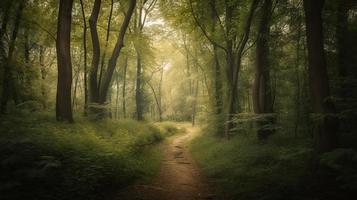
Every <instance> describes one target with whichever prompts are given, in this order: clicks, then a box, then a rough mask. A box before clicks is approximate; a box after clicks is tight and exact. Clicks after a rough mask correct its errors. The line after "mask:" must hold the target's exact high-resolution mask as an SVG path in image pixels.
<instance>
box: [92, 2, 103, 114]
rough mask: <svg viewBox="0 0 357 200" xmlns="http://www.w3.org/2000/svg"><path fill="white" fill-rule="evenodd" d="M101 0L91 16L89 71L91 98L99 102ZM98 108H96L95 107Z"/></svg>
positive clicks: (94, 7)
mask: <svg viewBox="0 0 357 200" xmlns="http://www.w3.org/2000/svg"><path fill="white" fill-rule="evenodd" d="M101 2H102V1H101V0H95V2H94V6H93V10H92V14H91V16H90V18H89V27H90V32H91V36H92V46H93V57H92V66H91V69H90V72H89V91H90V92H89V96H90V98H89V100H90V102H91V103H99V90H98V78H97V77H98V67H99V60H100V44H99V36H98V30H97V22H98V17H99V11H100V6H101ZM94 110H96V109H94Z"/></svg>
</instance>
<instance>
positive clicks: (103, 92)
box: [99, 0, 136, 104]
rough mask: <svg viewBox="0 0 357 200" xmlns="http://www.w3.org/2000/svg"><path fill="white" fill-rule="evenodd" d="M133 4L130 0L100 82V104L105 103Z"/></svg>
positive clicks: (133, 0)
mask: <svg viewBox="0 0 357 200" xmlns="http://www.w3.org/2000/svg"><path fill="white" fill-rule="evenodd" d="M135 4H136V0H131V1H130V2H129V7H128V10H127V12H126V14H125V17H124V21H123V24H122V26H121V28H120V31H119V37H118V39H117V42H116V44H115V47H114V50H113V53H112V56H111V57H110V59H109V62H108V67H107V71H106V73H105V74H104V77H103V81H102V84H101V87H100V101H99V103H100V104H103V103H105V101H106V98H107V94H108V90H109V84H110V81H111V80H112V76H113V72H114V69H115V66H116V63H117V60H118V57H119V55H120V51H121V49H122V48H123V47H124V37H125V33H126V30H127V28H128V26H129V23H130V19H131V16H132V15H133V12H134V9H135Z"/></svg>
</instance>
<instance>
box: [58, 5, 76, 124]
mask: <svg viewBox="0 0 357 200" xmlns="http://www.w3.org/2000/svg"><path fill="white" fill-rule="evenodd" d="M72 6H73V0H61V1H60V6H59V12H58V26H57V40H56V50H57V65H58V80H57V97H56V119H57V120H58V121H63V120H64V121H68V122H73V116H72V106H71V91H72V90H71V87H72V63H71V54H70V52H71V47H70V44H71V23H72Z"/></svg>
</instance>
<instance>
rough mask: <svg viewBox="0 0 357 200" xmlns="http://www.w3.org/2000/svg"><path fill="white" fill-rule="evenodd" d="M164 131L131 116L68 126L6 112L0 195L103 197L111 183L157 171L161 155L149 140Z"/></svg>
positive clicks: (154, 140)
mask: <svg viewBox="0 0 357 200" xmlns="http://www.w3.org/2000/svg"><path fill="white" fill-rule="evenodd" d="M165 135H167V133H165V132H162V130H161V129H159V128H157V127H156V126H154V125H152V124H147V123H141V122H140V123H139V122H136V121H132V120H123V121H112V120H103V121H98V122H89V121H87V120H86V119H78V120H77V121H76V123H75V124H66V123H58V122H55V120H54V119H53V117H49V115H48V114H41V115H35V114H31V117H28V116H27V115H16V116H7V117H6V118H2V119H1V127H0V160H1V161H0V171H1V173H0V199H4V200H6V199H30V200H31V199H46V200H47V199H48V200H51V199H54V200H57V199H61V200H62V199H86V200H87V199H98V198H102V197H101V195H102V194H103V193H105V189H106V188H108V187H109V186H115V187H120V186H124V185H127V184H129V183H131V182H132V181H134V180H137V179H144V178H147V177H149V176H151V175H153V174H154V173H155V172H156V170H157V169H158V166H159V162H160V154H159V152H158V150H156V149H154V148H150V147H151V146H150V145H149V144H156V143H158V142H160V141H161V140H162V139H163V138H164V137H165ZM143 149H145V151H143Z"/></svg>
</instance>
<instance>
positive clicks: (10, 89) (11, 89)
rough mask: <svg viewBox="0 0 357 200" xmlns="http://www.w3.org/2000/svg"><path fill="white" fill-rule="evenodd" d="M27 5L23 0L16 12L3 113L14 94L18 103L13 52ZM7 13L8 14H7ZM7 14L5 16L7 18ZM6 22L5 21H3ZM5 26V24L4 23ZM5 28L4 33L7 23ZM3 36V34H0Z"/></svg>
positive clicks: (2, 96)
mask: <svg viewBox="0 0 357 200" xmlns="http://www.w3.org/2000/svg"><path fill="white" fill-rule="evenodd" d="M24 7H25V0H21V1H20V3H19V8H18V9H17V13H16V18H15V24H14V29H13V31H12V34H11V38H10V42H9V50H8V56H7V58H6V59H5V64H4V72H3V73H4V78H3V91H2V95H1V98H2V99H1V109H0V110H1V113H6V109H7V103H8V100H9V97H11V96H12V98H13V100H14V101H15V104H17V103H18V96H17V90H16V89H17V88H16V87H15V77H14V75H13V70H12V69H11V64H12V62H13V60H12V58H13V54H14V50H15V44H16V38H17V34H18V31H19V27H20V22H21V18H22V10H23V9H24ZM5 15H6V14H5ZM5 17H6V16H4V18H5ZM3 23H5V22H3ZM3 26H4V24H3ZM2 28H4V30H2V31H4V32H3V33H1V34H4V33H5V31H6V24H5V27H2ZM0 36H2V35H0Z"/></svg>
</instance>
